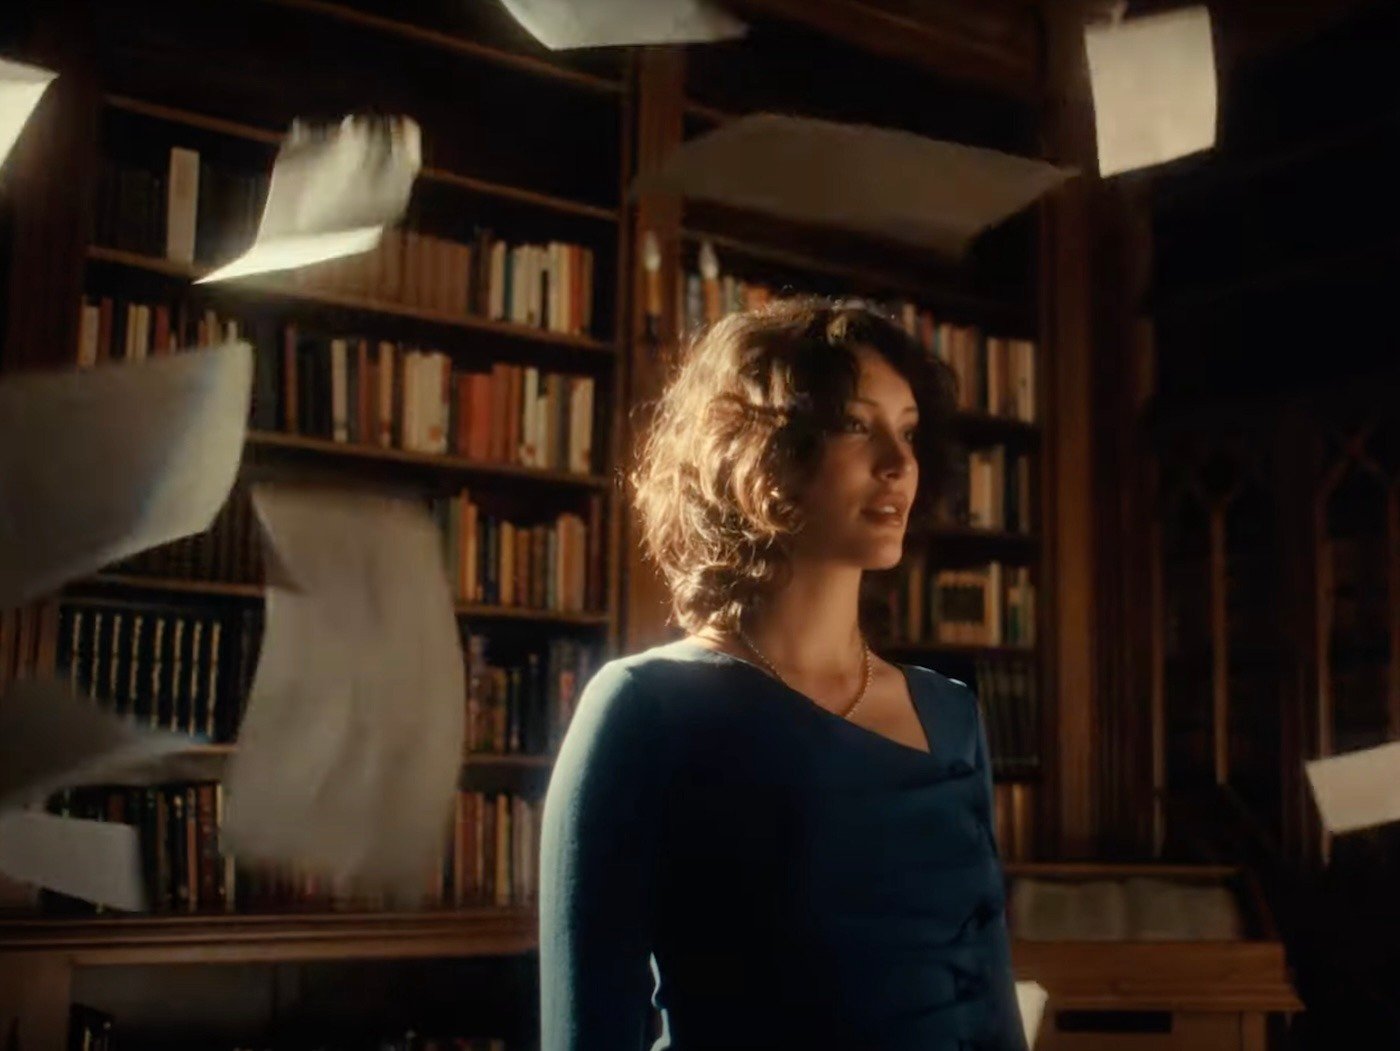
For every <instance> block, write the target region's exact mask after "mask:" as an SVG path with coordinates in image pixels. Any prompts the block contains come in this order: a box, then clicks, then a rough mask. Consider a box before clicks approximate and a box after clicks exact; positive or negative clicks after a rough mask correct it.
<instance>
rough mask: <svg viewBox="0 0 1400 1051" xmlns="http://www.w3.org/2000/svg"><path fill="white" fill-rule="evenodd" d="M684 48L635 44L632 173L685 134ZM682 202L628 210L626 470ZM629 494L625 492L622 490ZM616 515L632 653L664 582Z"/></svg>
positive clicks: (628, 524) (651, 197) (649, 385)
mask: <svg viewBox="0 0 1400 1051" xmlns="http://www.w3.org/2000/svg"><path fill="white" fill-rule="evenodd" d="M684 75H685V55H684V52H683V50H682V49H680V48H674V47H649V48H644V49H642V52H641V54H640V56H639V59H638V63H637V78H638V82H637V129H636V145H637V172H638V174H641V173H643V172H646V171H650V170H652V169H654V168H655V167H657V166H658V165H660V164H661V163H662V161H664V160H665V158H666V157H667V156H668V155H669V154H670V152H671V151H672V150H673V149H675V147H676V146H677V145H678V144H679V143H680V141H681V138H682V135H683V133H684V128H683V120H682V117H683V106H684V97H685V88H684ZM680 226H681V201H680V199H679V198H678V197H677V196H675V195H674V194H661V193H645V194H642V195H640V196H639V197H638V199H637V200H636V201H635V202H634V203H633V207H632V209H631V222H630V224H629V226H628V228H627V231H628V232H627V235H628V236H629V237H631V238H632V257H633V259H634V260H636V265H634V266H633V267H632V275H633V276H632V280H633V282H634V284H633V289H632V293H633V294H632V313H631V317H630V319H629V325H630V338H629V339H628V341H627V376H626V381H625V382H626V389H627V402H626V404H627V406H628V414H627V419H626V420H625V421H623V456H622V459H621V466H622V469H623V470H624V471H625V472H628V473H630V471H631V469H632V465H633V464H634V462H635V456H636V450H637V442H638V439H639V438H640V436H641V433H642V430H643V428H644V427H645V424H646V421H647V419H648V415H649V414H648V406H649V405H650V403H651V402H652V401H654V399H655V398H656V396H657V395H658V394H659V393H660V390H661V385H662V383H663V382H664V380H665V363H666V361H667V360H669V353H668V348H674V347H675V346H676V342H677V339H678V338H679V331H680V326H679V322H678V319H677V318H676V296H675V280H676V275H677V274H679V273H680ZM648 232H650V233H651V234H652V235H654V236H655V238H656V240H657V244H658V246H659V247H660V249H661V271H660V275H659V277H658V280H659V281H660V282H661V316H660V324H659V326H658V327H657V329H656V331H655V333H654V336H655V337H659V338H654V337H653V334H649V332H648V324H647V303H648V298H649V296H648V289H647V275H646V272H645V267H644V266H643V265H642V262H643V259H644V248H643V239H644V238H645V237H646V235H647V233H648ZM628 496H629V497H630V492H629V494H628ZM623 502H624V504H626V510H625V512H624V514H623V516H622V526H623V528H622V552H621V567H622V593H623V597H624V608H623V631H622V645H623V650H624V651H625V652H629V653H630V652H635V651H636V650H639V649H644V648H646V647H647V646H651V645H654V644H656V643H658V642H662V641H665V640H666V639H667V638H668V637H669V635H670V634H671V629H669V628H668V627H667V618H668V617H669V614H670V600H669V598H668V595H667V590H666V586H665V582H664V581H663V580H662V579H661V577H660V574H659V573H658V572H657V571H656V569H655V567H654V566H653V565H652V564H651V563H650V562H649V561H648V560H647V559H646V558H645V557H644V555H643V553H642V545H641V536H640V531H639V529H638V523H637V521H636V518H635V516H634V514H633V512H632V510H631V506H630V499H625V500H624V501H623Z"/></svg>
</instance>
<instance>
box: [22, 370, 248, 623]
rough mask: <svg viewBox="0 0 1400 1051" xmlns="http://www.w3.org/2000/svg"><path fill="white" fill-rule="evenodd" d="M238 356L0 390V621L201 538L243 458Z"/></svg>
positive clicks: (244, 383) (27, 378) (244, 386)
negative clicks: (126, 563)
mask: <svg viewBox="0 0 1400 1051" xmlns="http://www.w3.org/2000/svg"><path fill="white" fill-rule="evenodd" d="M252 378H253V356H252V351H251V349H250V348H249V347H248V345H247V344H246V343H235V344H229V345H227V346H224V347H218V348H215V349H213V350H200V351H190V352H186V353H179V354H172V355H170V356H169V357H161V358H151V359H147V360H144V361H139V362H124V363H121V364H115V365H108V366H103V367H100V368H95V369H91V370H87V371H83V372H64V373H31V374H21V375H16V376H13V377H10V378H7V379H4V380H0V609H7V608H9V607H11V606H17V605H19V604H21V603H23V602H25V601H28V600H29V599H31V598H34V597H37V596H39V595H42V594H45V593H47V592H49V591H51V590H53V589H54V588H56V587H58V586H59V585H60V584H63V583H65V582H66V581H69V580H73V579H75V578H77V577H82V576H86V575H87V574H89V573H92V572H94V571H96V570H97V569H100V568H101V567H102V566H104V565H107V564H109V563H111V562H114V561H116V560H118V559H120V558H124V557H126V556H127V555H131V554H135V553H136V552H138V551H143V550H145V549H146V548H148V547H154V546H155V545H157V544H164V543H167V542H168V541H171V540H175V539H177V538H179V537H182V536H186V535H188V534H190V533H196V532H199V531H200V530H202V529H206V528H207V527H208V526H209V524H210V522H212V521H213V520H214V515H215V513H216V512H217V511H218V509H219V507H220V506H221V505H222V504H223V502H224V499H225V498H226V497H227V496H228V492H229V488H230V487H231V486H232V485H233V479H234V476H235V474H236V473H237V470H238V462H239V459H240V458H241V456H242V454H243V436H244V429H245V426H246V423H247V419H248V398H249V393H250V390H251V385H252Z"/></svg>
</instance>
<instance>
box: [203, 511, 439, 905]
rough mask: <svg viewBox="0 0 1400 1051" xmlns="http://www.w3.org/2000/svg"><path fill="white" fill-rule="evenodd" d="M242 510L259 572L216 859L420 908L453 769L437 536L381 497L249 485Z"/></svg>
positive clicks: (416, 514)
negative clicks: (312, 877) (260, 631)
mask: <svg viewBox="0 0 1400 1051" xmlns="http://www.w3.org/2000/svg"><path fill="white" fill-rule="evenodd" d="M253 504H254V507H255V508H256V509H257V513H258V517H259V519H260V520H261V522H262V525H263V530H264V534H265V536H266V538H267V543H266V544H265V545H264V551H266V552H269V553H270V555H271V559H270V565H271V569H270V571H269V587H268V589H267V624H266V628H265V631H264V635H263V646H262V653H261V655H260V658H259V661H258V669H257V674H256V676H255V678H254V681H253V687H252V691H251V696H250V697H249V701H248V707H247V713H246V714H245V716H244V719H243V725H242V728H241V729H240V731H239V747H238V751H237V753H236V755H235V756H234V757H233V759H232V760H231V761H230V763H229V771H228V777H227V780H226V782H225V787H226V789H227V793H228V795H227V810H226V819H225V825H224V831H225V834H226V837H227V840H228V842H229V844H230V847H231V849H232V851H233V853H235V854H237V855H239V856H240V857H243V858H247V859H250V860H263V861H270V862H284V863H294V864H297V865H300V866H303V867H305V868H308V869H312V870H316V871H320V872H322V873H324V874H326V875H329V876H331V877H333V878H340V879H345V880H348V881H352V882H356V883H359V882H364V883H372V884H378V885H380V886H383V887H385V888H386V889H389V890H391V891H398V892H401V893H402V894H403V895H404V896H405V897H406V898H407V899H412V898H414V897H415V896H421V893H422V889H423V886H424V875H425V873H426V872H427V871H428V870H429V868H430V867H431V866H432V865H433V864H436V863H437V860H438V852H439V850H440V849H441V846H442V837H443V834H444V832H445V829H446V827H447V821H448V817H449V814H450V813H451V810H452V805H453V798H454V792H455V790H456V785H457V778H458V775H459V772H460V769H461V762H462V742H463V715H464V713H463V707H464V705H463V697H464V690H465V686H464V678H463V665H462V651H461V644H460V641H459V639H458V634H457V623H456V617H455V613H454V609H453V603H452V596H451V594H450V592H449V589H448V584H447V574H446V572H445V570H444V567H443V562H442V541H441V538H440V536H439V534H438V531H437V529H436V528H435V527H434V525H433V523H432V521H431V519H430V518H429V516H428V513H427V511H426V509H425V508H423V507H422V506H421V505H418V504H417V503H410V502H408V501H404V500H395V499H392V498H388V497H384V496H381V495H373V494H366V493H351V492H339V491H335V490H328V489H310V488H307V489H302V488H295V487H291V486H278V485H261V486H257V487H255V488H254V490H253ZM279 578H281V579H279Z"/></svg>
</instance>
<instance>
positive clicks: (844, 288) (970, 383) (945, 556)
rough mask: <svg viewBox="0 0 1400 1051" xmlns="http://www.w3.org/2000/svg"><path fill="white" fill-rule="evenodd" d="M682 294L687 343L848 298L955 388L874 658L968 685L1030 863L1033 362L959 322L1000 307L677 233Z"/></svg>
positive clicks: (1024, 345) (1011, 840)
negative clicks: (732, 317) (934, 362)
mask: <svg viewBox="0 0 1400 1051" xmlns="http://www.w3.org/2000/svg"><path fill="white" fill-rule="evenodd" d="M683 239H684V241H685V246H686V250H685V251H684V252H683V253H682V257H681V258H682V273H681V274H680V275H679V280H678V282H677V288H676V315H677V317H678V318H679V319H680V325H681V326H682V331H683V332H692V331H695V330H696V329H697V328H699V327H701V326H703V325H705V324H708V323H710V322H712V321H713V320H714V319H715V318H716V317H719V316H722V315H724V314H726V313H729V312H731V311H734V310H738V309H744V308H748V307H751V306H755V305H759V304H762V303H763V302H764V301H766V300H768V299H769V298H771V297H773V296H775V295H781V294H791V293H794V292H798V293H817V294H823V295H836V296H843V297H845V296H853V297H857V298H859V299H861V300H863V301H865V302H868V303H870V304H872V305H874V306H876V307H877V308H879V309H881V310H882V311H884V312H885V313H886V314H888V315H889V316H891V317H893V318H895V319H896V320H897V321H898V322H899V323H900V324H902V325H903V327H904V328H905V330H906V331H907V332H909V333H910V335H912V336H914V337H915V338H916V339H917V340H918V342H919V343H920V344H921V345H922V347H923V348H924V350H925V352H926V353H927V354H928V355H929V356H930V357H933V358H937V359H939V360H941V361H942V362H944V363H945V364H946V365H947V366H948V367H949V368H951V369H952V371H953V373H954V374H955V376H956V377H957V386H958V402H957V417H956V418H955V420H954V421H953V424H954V426H953V431H954V434H955V435H956V441H957V447H956V449H955V453H954V456H953V464H952V471H951V475H950V479H949V483H948V486H947V488H946V491H945V495H944V499H943V502H942V506H941V507H940V508H939V511H938V514H937V518H936V521H935V522H934V523H933V524H932V525H931V526H928V527H926V528H925V529H924V530H922V531H921V532H920V534H919V535H917V536H911V539H910V544H909V547H910V553H909V555H908V556H907V557H906V559H905V562H904V564H903V565H902V566H901V567H900V569H899V571H898V573H897V577H896V580H895V582H894V585H893V586H892V587H890V588H889V589H888V590H887V600H886V602H885V603H884V605H883V606H882V607H881V608H880V609H879V610H878V611H876V613H875V615H874V616H872V617H871V621H872V626H873V627H874V628H875V629H876V630H877V632H878V635H877V643H878V648H879V649H880V650H881V652H883V653H885V654H886V655H888V656H889V657H890V658H891V659H897V660H901V661H906V662H912V663H920V664H927V665H929V666H932V667H934V668H936V669H937V670H939V671H943V672H945V673H946V674H950V675H953V676H954V677H956V678H959V679H962V680H964V681H968V682H970V683H971V684H972V685H973V686H974V688H975V689H976V691H977V693H978V696H979V699H980V701H981V704H982V707H983V712H984V718H985V721H986V724H987V732H988V738H989V747H990V748H991V751H992V755H993V765H994V770H995V774H996V778H997V781H998V782H999V783H998V785H997V797H998V798H997V821H998V823H999V826H1000V831H1002V832H1004V835H1002V836H1000V837H999V838H1000V841H1001V842H1002V843H1003V850H1004V852H1005V853H1006V854H1007V856H1008V857H1015V858H1026V857H1029V856H1030V852H1031V850H1032V846H1031V844H1032V840H1033V834H1032V822H1033V819H1032V811H1033V806H1032V800H1031V796H1030V792H1031V791H1032V786H1033V783H1034V782H1035V781H1037V780H1038V779H1039V775H1040V758H1039V757H1040V741H1041V720H1042V713H1041V710H1040V704H1039V699H1038V696H1039V685H1040V661H1039V656H1038V652H1037V649H1036V619H1037V608H1038V607H1037V604H1036V584H1035V578H1036V575H1037V569H1038V559H1039V550H1040V549H1039V544H1038V541H1037V535H1036V528H1035V523H1036V522H1037V517H1036V508H1037V506H1038V486H1039V482H1038V476H1039V471H1040V457H1039V451H1040V429H1039V425H1038V404H1039V402H1038V397H1039V396H1038V393H1037V385H1036V379H1037V365H1038V362H1037V353H1036V347H1035V344H1034V342H1033V341H1032V340H1030V339H1028V338H1025V337H1024V335H1022V334H1021V327H1020V326H1018V325H1016V324H1014V323H1009V324H1010V328H1009V331H1010V332H1011V334H1010V335H999V334H996V330H994V329H993V330H988V329H984V328H983V327H982V326H981V325H979V324H977V323H974V322H972V321H969V320H966V319H967V318H969V317H976V316H978V314H979V312H980V311H988V312H990V313H991V314H992V315H993V316H995V317H1001V316H1005V315H1007V314H1012V315H1014V311H1008V310H1007V309H1006V307H1005V304H1002V303H994V302H993V301H991V300H984V299H980V298H977V297H974V296H970V295H965V294H959V295H956V296H951V297H950V296H947V295H944V296H942V297H941V300H942V301H943V302H947V301H948V300H949V299H951V300H952V301H953V302H954V303H956V305H957V310H956V312H954V313H949V314H946V315H945V314H943V313H942V311H941V310H940V311H937V312H936V311H935V310H933V309H931V308H930V307H929V306H927V305H925V304H924V303H923V302H921V300H920V297H919V296H918V284H917V280H916V279H914V278H900V277H898V276H894V275H891V274H889V273H883V272H880V271H878V270H865V269H863V268H861V267H859V266H852V265H846V264H841V263H833V262H831V261H830V260H829V259H827V258H825V257H823V256H820V255H817V254H806V253H803V252H799V251H794V250H792V249H791V248H789V247H786V246H785V247H783V248H772V247H769V246H768V245H765V244H763V243H762V242H757V241H753V240H751V239H747V238H737V237H733V236H729V235H727V234H726V233H716V234H709V233H705V232H702V231H700V230H698V229H695V228H693V227H692V228H688V229H686V230H685V231H684V235H683Z"/></svg>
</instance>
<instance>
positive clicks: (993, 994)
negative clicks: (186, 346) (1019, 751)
mask: <svg viewBox="0 0 1400 1051" xmlns="http://www.w3.org/2000/svg"><path fill="white" fill-rule="evenodd" d="M973 704H974V705H976V709H977V762H978V764H979V765H980V766H981V769H982V777H983V783H984V785H985V789H984V790H985V792H986V796H985V799H984V802H985V804H986V808H987V811H986V813H987V836H988V838H990V839H992V841H993V845H994V846H995V847H996V854H997V875H998V878H999V879H1002V880H1003V882H1004V877H1002V875H1001V848H1000V845H999V844H996V834H995V832H994V831H993V829H994V828H995V827H996V824H995V822H994V820H993V815H994V814H995V813H996V796H995V789H994V788H993V782H992V760H991V752H990V750H989V749H988V748H987V727H986V724H985V723H984V722H983V721H982V706H981V705H980V704H978V703H977V700H976V698H975V697H974V698H973ZM997 893H998V895H999V896H1000V897H1002V899H1003V900H1004V894H1003V893H1002V888H1001V887H998V888H997ZM987 938H988V949H989V952H990V954H991V959H990V961H989V962H990V967H991V974H990V975H989V978H990V988H989V990H988V996H989V997H990V998H991V1003H990V1004H989V1005H988V1007H989V1010H990V1012H991V1017H992V1019H993V1020H994V1031H995V1035H996V1042H995V1043H994V1044H993V1045H992V1046H994V1047H996V1048H998V1049H999V1051H1025V1048H1026V1035H1025V1029H1024V1027H1023V1026H1022V1024H1021V1009H1020V1008H1019V1007H1018V1006H1017V1005H1016V978H1015V975H1014V974H1013V972H1012V970H1011V936H1010V933H1009V931H1008V929H1007V926H1006V909H1005V907H1003V908H1002V910H1001V913H1000V914H999V915H998V916H997V918H996V919H995V920H993V921H992V923H991V924H990V925H989V926H988V929H987Z"/></svg>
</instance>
